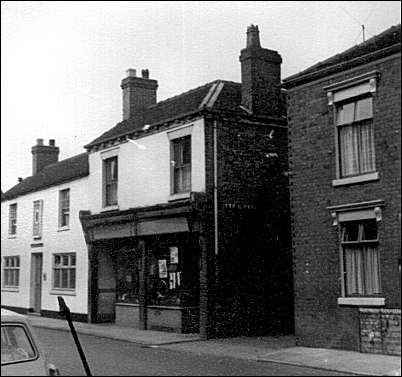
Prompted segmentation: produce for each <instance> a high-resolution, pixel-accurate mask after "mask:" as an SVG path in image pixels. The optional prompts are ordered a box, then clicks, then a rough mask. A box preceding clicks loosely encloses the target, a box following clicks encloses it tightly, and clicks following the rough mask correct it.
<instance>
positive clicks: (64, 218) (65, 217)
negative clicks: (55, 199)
mask: <svg viewBox="0 0 402 377" xmlns="http://www.w3.org/2000/svg"><path fill="white" fill-rule="evenodd" d="M69 224H70V189H65V190H61V191H60V192H59V227H65V226H68V225H69Z"/></svg>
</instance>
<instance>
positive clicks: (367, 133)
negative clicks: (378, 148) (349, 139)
mask: <svg viewBox="0 0 402 377" xmlns="http://www.w3.org/2000/svg"><path fill="white" fill-rule="evenodd" d="M370 171H374V138H373V123H372V122H369V123H366V124H361V125H360V173H367V172H370Z"/></svg>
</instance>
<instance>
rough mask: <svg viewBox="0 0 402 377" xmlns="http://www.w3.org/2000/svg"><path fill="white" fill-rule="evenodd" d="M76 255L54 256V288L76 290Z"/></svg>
mask: <svg viewBox="0 0 402 377" xmlns="http://www.w3.org/2000/svg"><path fill="white" fill-rule="evenodd" d="M75 279H76V254H75V253H69V254H54V255H53V288H54V289H68V290H74V289H75Z"/></svg>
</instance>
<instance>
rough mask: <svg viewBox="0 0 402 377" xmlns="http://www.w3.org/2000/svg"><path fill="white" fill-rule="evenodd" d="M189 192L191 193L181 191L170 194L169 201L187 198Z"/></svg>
mask: <svg viewBox="0 0 402 377" xmlns="http://www.w3.org/2000/svg"><path fill="white" fill-rule="evenodd" d="M190 194H191V191H187V192H181V193H178V194H170V196H169V202H172V201H174V200H180V199H187V198H189V197H190Z"/></svg>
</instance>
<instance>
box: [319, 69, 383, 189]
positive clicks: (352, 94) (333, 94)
mask: <svg viewBox="0 0 402 377" xmlns="http://www.w3.org/2000/svg"><path fill="white" fill-rule="evenodd" d="M378 77H379V73H378V71H371V72H368V73H365V74H363V75H359V76H355V77H352V78H350V79H347V80H344V81H340V82H337V83H334V84H331V85H328V86H326V87H324V90H325V91H326V92H327V98H328V106H332V107H333V115H334V117H333V119H334V127H335V130H334V131H335V132H334V134H335V157H336V158H335V160H336V162H335V164H336V179H334V180H333V181H332V186H333V187H337V186H344V185H349V184H354V183H361V182H370V181H375V180H378V179H379V174H378V171H373V172H370V173H363V174H360V175H356V176H351V177H341V174H340V163H339V158H340V150H339V135H338V126H337V125H336V109H337V106H336V104H337V103H339V102H341V101H349V100H350V101H351V102H353V101H354V100H357V98H358V97H359V96H362V95H370V96H371V97H372V99H373V102H374V96H373V93H375V92H376V91H377V81H378ZM373 104H374V103H373ZM373 127H374V114H373ZM373 133H374V128H373ZM373 137H374V135H373ZM374 142H375V140H374ZM373 153H374V155H373V159H374V166H375V148H374V150H373Z"/></svg>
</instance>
